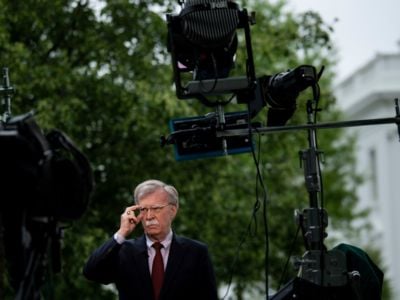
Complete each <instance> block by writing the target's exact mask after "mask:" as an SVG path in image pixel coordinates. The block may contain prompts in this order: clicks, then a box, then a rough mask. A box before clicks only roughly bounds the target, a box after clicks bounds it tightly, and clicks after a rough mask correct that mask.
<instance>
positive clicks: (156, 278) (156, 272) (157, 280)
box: [151, 242, 164, 300]
mask: <svg viewBox="0 0 400 300" xmlns="http://www.w3.org/2000/svg"><path fill="white" fill-rule="evenodd" d="M152 247H154V249H156V256H155V257H154V261H153V267H152V270H151V279H152V280H153V290H154V299H155V300H158V298H159V296H160V291H161V286H162V283H163V279H164V262H163V257H162V255H161V248H162V247H163V245H162V244H161V243H160V242H156V243H154V244H153V245H152Z"/></svg>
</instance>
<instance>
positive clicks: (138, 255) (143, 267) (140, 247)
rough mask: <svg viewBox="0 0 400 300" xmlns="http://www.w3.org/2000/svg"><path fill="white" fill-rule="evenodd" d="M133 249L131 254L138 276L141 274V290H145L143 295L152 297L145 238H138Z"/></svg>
mask: <svg viewBox="0 0 400 300" xmlns="http://www.w3.org/2000/svg"><path fill="white" fill-rule="evenodd" d="M134 247H135V252H134V254H133V256H134V260H135V261H136V263H137V265H138V272H139V274H143V277H142V280H143V284H144V285H143V286H142V288H144V289H146V290H147V292H146V293H145V294H147V295H153V287H152V283H151V276H150V270H149V258H148V256H149V255H148V253H147V245H146V238H145V237H144V236H141V237H139V238H138V239H137V241H136V242H135V243H134Z"/></svg>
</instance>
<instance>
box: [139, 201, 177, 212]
mask: <svg viewBox="0 0 400 300" xmlns="http://www.w3.org/2000/svg"><path fill="white" fill-rule="evenodd" d="M168 205H175V204H173V203H167V204H165V205H153V206H150V207H140V208H139V211H140V213H144V214H147V213H148V212H153V213H155V214H158V213H160V212H161V210H162V209H163V208H164V207H167V206H168Z"/></svg>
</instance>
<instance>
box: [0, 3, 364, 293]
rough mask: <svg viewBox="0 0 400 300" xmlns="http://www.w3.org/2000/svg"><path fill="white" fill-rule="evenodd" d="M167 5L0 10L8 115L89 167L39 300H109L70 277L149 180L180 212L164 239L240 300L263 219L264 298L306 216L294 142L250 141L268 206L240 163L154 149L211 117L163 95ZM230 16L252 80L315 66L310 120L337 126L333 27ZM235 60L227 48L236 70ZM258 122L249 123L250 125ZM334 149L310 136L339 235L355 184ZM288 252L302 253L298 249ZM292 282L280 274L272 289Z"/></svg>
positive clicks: (286, 18) (288, 136) (258, 270)
mask: <svg viewBox="0 0 400 300" xmlns="http://www.w3.org/2000/svg"><path fill="white" fill-rule="evenodd" d="M174 3H175V1H143V0H142V1H140V0H134V1H133V0H131V1H128V0H118V1H115V0H113V1H111V0H110V1H85V0H64V1H61V0H54V1H44V0H41V1H37V0H35V1H33V0H26V1H10V0H0V11H1V13H0V59H1V65H2V66H7V67H9V68H10V74H11V81H12V83H13V84H14V86H15V87H16V89H17V93H16V95H15V96H14V97H13V103H12V110H13V115H17V114H21V113H24V112H27V111H29V110H35V112H36V118H37V121H38V123H39V124H40V125H41V127H43V128H44V130H46V129H50V128H59V129H60V130H62V131H64V132H65V133H67V135H68V136H69V137H71V139H72V140H74V141H75V143H76V144H77V145H78V146H79V147H80V149H82V150H83V152H85V154H86V155H87V156H88V158H89V159H90V161H91V164H92V168H93V170H94V174H95V179H96V189H95V192H94V194H93V196H92V199H91V203H90V206H89V208H88V210H87V212H86V213H85V215H84V216H83V217H82V218H81V219H80V220H78V221H75V222H73V223H72V224H71V226H70V228H68V229H67V230H66V231H65V238H64V243H63V249H62V262H63V266H64V267H63V271H62V273H61V274H57V275H55V276H53V277H52V278H51V280H49V281H48V282H47V283H48V285H47V287H48V288H49V289H48V290H49V291H50V292H48V294H49V296H48V298H49V299H51V294H52V296H53V297H54V299H74V298H75V299H111V298H112V297H113V296H112V295H114V291H113V289H112V288H110V289H108V288H102V287H101V286H100V285H98V284H95V283H91V282H88V281H86V280H85V279H84V278H83V276H82V275H81V269H82V266H83V264H84V262H85V260H86V258H87V257H88V255H89V254H90V252H91V251H92V250H93V249H94V248H96V247H97V246H99V245H100V244H101V243H102V242H103V241H105V240H106V239H107V238H109V237H110V236H111V234H112V233H114V232H115V231H116V229H117V226H118V222H119V215H120V213H121V212H122V211H123V209H124V207H125V206H127V205H128V204H129V203H131V190H132V188H133V187H134V185H136V184H137V183H139V182H141V181H142V180H144V179H147V178H159V179H161V180H164V181H167V182H170V183H172V184H174V185H176V186H177V187H178V189H179V190H180V194H181V211H180V214H179V216H178V218H177V220H176V223H175V230H176V231H177V233H178V234H182V235H187V236H190V237H193V238H196V239H200V240H203V241H205V242H207V243H208V245H209V248H210V252H211V253H212V256H213V261H214V264H215V268H216V273H217V280H218V282H219V284H220V285H221V286H222V285H223V284H224V283H225V284H226V283H228V282H229V280H230V277H231V275H233V278H232V280H233V282H234V283H235V286H236V291H235V292H236V294H237V297H238V299H241V297H242V296H243V293H244V292H245V291H246V290H250V289H255V287H257V286H261V292H262V293H263V284H262V283H263V282H265V277H264V269H265V266H266V263H265V244H266V241H265V232H264V227H263V213H262V212H263V209H265V210H266V215H267V221H268V225H269V245H270V248H269V257H268V265H269V274H270V279H271V282H270V286H271V287H273V288H277V285H278V281H279V279H280V277H281V274H282V270H283V265H284V263H285V260H286V257H287V256H288V255H289V249H290V248H291V240H292V239H293V237H294V234H295V232H296V225H295V223H294V220H293V211H294V209H296V208H300V209H301V208H304V207H307V206H308V195H307V191H306V189H305V187H304V180H303V173H302V172H303V171H302V170H301V169H300V168H299V167H298V165H299V164H298V160H299V159H298V154H297V152H298V150H301V149H305V148H307V147H308V144H307V136H306V133H305V132H292V133H284V134H268V135H265V136H260V137H259V136H256V137H255V140H256V142H257V140H259V141H260V142H259V145H260V146H259V148H258V146H257V149H258V150H257V153H256V156H257V157H259V160H260V163H259V167H260V171H261V173H262V175H263V178H264V182H265V185H266V186H267V188H268V206H267V207H265V205H266V203H265V202H264V201H263V193H262V190H261V188H260V185H257V184H256V168H255V165H254V161H253V157H252V155H251V154H243V155H236V156H230V157H221V158H213V159H204V160H194V161H186V162H179V163H178V162H175V160H174V156H173V151H172V148H168V147H167V148H161V147H160V145H159V138H160V136H161V135H165V134H167V133H168V125H167V124H168V121H169V119H171V118H177V117H186V116H195V115H201V114H204V113H207V112H209V111H210V109H209V108H205V107H203V106H202V105H201V104H199V103H198V102H197V101H196V100H188V101H181V100H177V99H176V97H175V95H174V89H173V87H172V86H173V85H172V68H171V66H170V63H169V61H170V58H169V54H168V53H167V49H166V40H167V37H166V35H167V33H166V29H167V28H166V24H165V15H164V13H165V11H171V9H172V8H173V7H174ZM242 5H247V6H248V7H247V8H248V10H249V11H250V10H255V11H257V15H256V20H257V24H256V25H255V26H252V28H251V29H252V41H253V51H254V57H255V65H256V71H257V75H263V74H274V73H276V72H281V71H284V70H286V69H288V68H293V67H295V66H297V65H300V64H312V65H315V66H316V67H317V68H318V69H320V68H321V67H322V66H323V65H324V66H326V70H327V71H325V73H324V75H323V77H322V79H321V81H320V85H321V104H320V107H321V108H322V109H323V112H322V113H321V114H320V117H321V120H334V119H336V118H337V117H338V114H337V112H336V111H335V110H334V99H333V96H332V91H331V90H330V83H331V79H332V76H333V72H332V70H331V69H330V68H331V67H332V65H333V63H334V61H333V59H332V57H334V55H333V54H334V52H333V50H332V49H333V47H332V44H331V41H330V39H329V33H330V31H331V28H330V27H329V26H327V25H326V24H325V23H324V22H323V21H322V20H321V18H320V17H319V15H317V14H315V13H312V12H309V13H305V14H302V15H293V14H291V13H288V12H285V10H284V8H285V1H281V2H275V1H274V2H273V3H272V2H271V3H270V2H269V1H248V3H242ZM242 56H243V50H242V49H239V51H238V63H237V68H238V69H239V70H240V68H243V62H240V61H239V59H240V58H241V57H242ZM310 98H311V93H310V92H307V93H304V95H302V96H301V98H299V101H298V102H299V105H298V106H299V108H298V111H297V113H296V115H295V116H294V118H293V119H292V120H291V123H293V124H296V123H304V122H306V119H305V108H304V103H305V102H306V101H305V100H306V99H310ZM243 109H245V107H243V106H242V105H235V104H232V106H231V107H229V110H243ZM265 113H266V112H265V111H262V112H260V114H259V115H258V116H257V118H258V119H259V120H260V121H262V122H264V121H265ZM340 136H341V131H340V130H332V131H324V132H320V133H319V145H320V148H321V149H322V150H324V151H325V156H326V162H325V163H324V165H323V172H324V173H323V174H324V183H325V190H324V192H325V193H324V194H325V198H326V207H327V210H328V212H329V213H330V217H331V219H330V220H331V221H332V224H333V225H334V227H335V228H336V229H339V230H345V229H346V226H347V225H348V224H349V222H350V221H351V220H352V219H353V218H354V217H355V216H354V211H353V210H352V208H353V207H354V205H355V198H354V194H353V187H354V186H353V185H354V184H355V183H356V180H355V177H354V174H353V169H352V165H353V158H352V148H351V144H349V143H338V142H337V141H338V140H339V138H340ZM256 144H258V143H256ZM256 190H258V191H259V193H258V194H257V195H256ZM294 249H295V250H294V251H295V254H298V255H301V254H302V252H303V251H304V250H303V248H302V244H301V241H298V242H297V243H296V246H295V248H294ZM293 274H294V273H293V272H288V273H287V274H286V276H285V278H284V281H286V280H287V279H288V278H289V277H291V276H293ZM260 283H261V284H260ZM4 284H5V283H4ZM264 293H265V291H264ZM94 295H96V296H94Z"/></svg>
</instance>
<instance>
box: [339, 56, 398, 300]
mask: <svg viewBox="0 0 400 300" xmlns="http://www.w3.org/2000/svg"><path fill="white" fill-rule="evenodd" d="M335 95H336V98H337V101H338V105H339V107H340V108H341V109H342V110H343V111H344V112H345V114H346V119H347V120H361V119H379V118H390V117H395V115H396V111H395V104H394V99H395V98H399V100H400V53H396V54H378V55H376V57H375V58H374V59H372V60H371V61H370V62H369V63H367V64H366V65H365V66H363V67H362V68H360V69H359V70H357V71H355V72H354V73H353V74H352V75H351V76H350V77H349V78H348V79H347V80H344V81H343V82H342V83H340V84H339V85H338V86H337V87H336V88H335ZM348 130H349V132H350V133H352V134H356V136H357V148H356V157H357V166H356V168H357V171H358V173H360V174H362V175H363V176H364V179H365V181H364V183H363V184H362V185H360V186H359V187H358V189H357V195H358V198H359V204H360V207H362V208H369V209H370V210H371V213H370V218H371V219H370V222H371V224H372V225H373V231H371V236H370V237H368V238H369V242H368V243H369V244H370V245H372V246H373V247H375V248H378V249H380V251H381V254H382V258H383V264H384V265H383V266H382V267H383V268H384V269H385V278H386V279H388V280H389V281H390V284H391V288H392V292H393V296H394V297H393V299H394V300H400V136H399V129H398V127H397V125H396V124H387V125H371V126H360V127H352V128H349V129H348Z"/></svg>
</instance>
